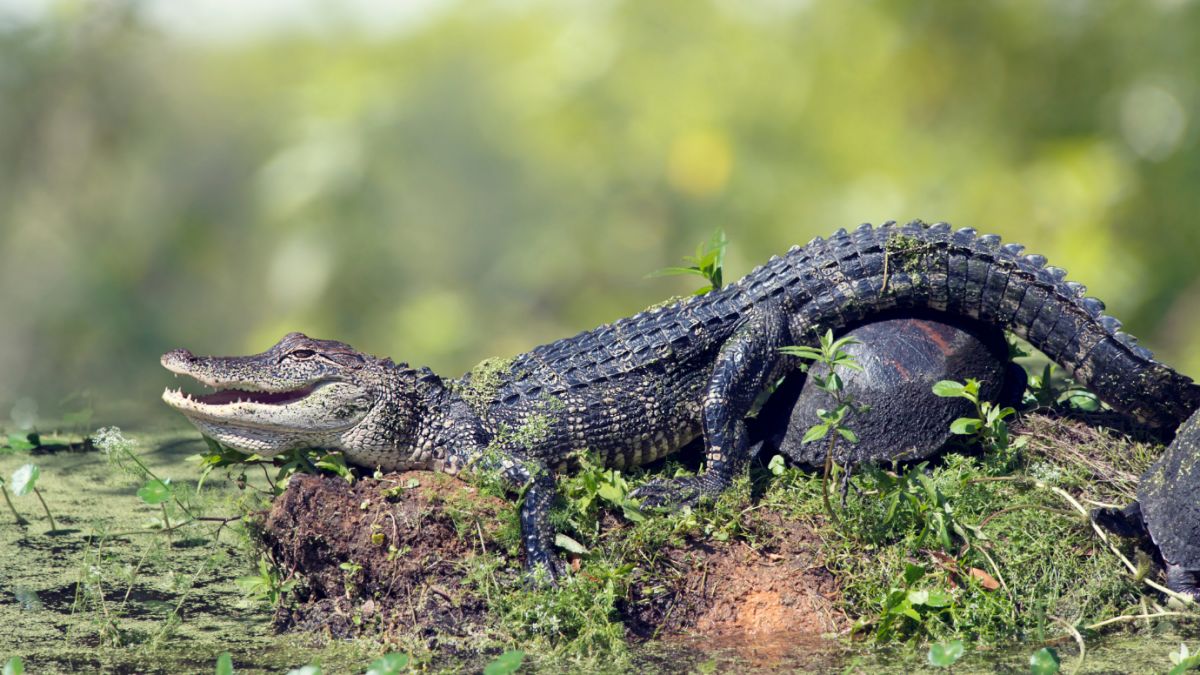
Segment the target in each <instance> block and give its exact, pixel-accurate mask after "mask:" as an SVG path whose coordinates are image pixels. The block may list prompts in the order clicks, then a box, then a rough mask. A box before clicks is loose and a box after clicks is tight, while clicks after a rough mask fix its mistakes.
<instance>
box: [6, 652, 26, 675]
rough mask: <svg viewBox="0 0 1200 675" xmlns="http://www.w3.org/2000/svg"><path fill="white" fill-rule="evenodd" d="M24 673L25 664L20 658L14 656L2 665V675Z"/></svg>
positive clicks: (21, 674) (20, 674) (19, 674)
mask: <svg viewBox="0 0 1200 675" xmlns="http://www.w3.org/2000/svg"><path fill="white" fill-rule="evenodd" d="M24 673H25V662H24V661H22V660H21V657H19V656H14V657H12V658H11V659H9V660H8V662H7V663H5V664H4V675H23V674H24Z"/></svg>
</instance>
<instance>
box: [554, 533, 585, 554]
mask: <svg viewBox="0 0 1200 675" xmlns="http://www.w3.org/2000/svg"><path fill="white" fill-rule="evenodd" d="M554 545H555V546H557V547H559V548H561V549H563V550H565V551H570V552H571V553H576V554H579V555H587V552H588V550H587V547H586V546H584V545H583V544H581V543H579V542H577V541H575V540H574V539H572V538H570V537H568V536H567V535H565V534H563V533H561V532H559V533H558V534H556V535H554Z"/></svg>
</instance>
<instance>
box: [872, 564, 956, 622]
mask: <svg viewBox="0 0 1200 675" xmlns="http://www.w3.org/2000/svg"><path fill="white" fill-rule="evenodd" d="M927 575H928V572H927V570H926V569H925V568H924V567H922V566H920V565H913V564H911V563H910V564H907V565H905V567H904V575H903V576H902V577H901V582H902V583H901V585H899V586H893V587H892V588H890V589H889V590H888V592H887V593H886V594H885V595H884V597H883V601H882V603H881V605H882V607H881V610H880V613H879V616H878V617H877V618H876V619H875V620H874V621H875V623H876V627H875V638H876V639H877V640H879V641H887V640H891V639H893V638H896V637H907V636H914V635H919V634H922V633H926V632H928V629H927V627H926V624H928V623H930V622H934V621H953V617H954V597H953V596H952V595H950V594H949V593H948V592H946V591H944V590H942V589H940V588H928V587H927V588H917V587H916V584H917V582H918V581H921V580H922V579H925V578H926V577H927ZM866 623H869V622H861V620H860V624H859V625H858V627H859V628H861V627H863V626H864V625H866Z"/></svg>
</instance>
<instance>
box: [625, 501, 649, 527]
mask: <svg viewBox="0 0 1200 675" xmlns="http://www.w3.org/2000/svg"><path fill="white" fill-rule="evenodd" d="M621 513H622V515H624V516H625V520H628V521H631V522H634V523H644V522H646V516H644V515H642V512H641V511H639V510H638V508H637V507H636V506H634V502H632V501H626V502H625V503H623V504H621Z"/></svg>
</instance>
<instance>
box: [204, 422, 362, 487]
mask: <svg viewBox="0 0 1200 675" xmlns="http://www.w3.org/2000/svg"><path fill="white" fill-rule="evenodd" d="M204 442H205V444H206V445H207V448H208V449H207V451H206V452H202V453H199V454H196V455H192V456H191V457H189V458H188V459H190V460H192V461H194V462H197V463H198V464H199V465H200V467H201V469H202V471H201V473H200V480H199V482H198V483H197V486H196V490H197V491H199V490H200V489H201V488H202V487H203V486H204V482H205V481H206V480H207V479H208V476H209V474H211V473H212V471H213V469H217V468H227V467H241V468H243V469H244V468H245V467H252V466H259V467H262V470H263V475H264V476H266V478H267V483H268V484H269V485H270V486H271V492H272V496H278V495H280V494H283V491H284V490H285V489H286V488H287V481H288V479H289V478H291V477H292V476H293V475H294V474H296V473H309V474H316V473H321V472H323V471H326V472H330V473H333V474H336V475H338V476H341V477H342V478H344V479H345V480H346V482H348V483H353V482H354V473H353V471H351V469H350V467H349V466H347V465H346V458H345V456H343V455H342V453H341V452H338V451H329V450H319V449H315V448H299V449H293V450H288V451H287V452H282V453H279V454H277V455H272V456H271V457H260V456H259V455H255V454H248V453H245V452H242V451H240V450H236V449H234V448H228V447H225V446H223V445H221V444H220V443H218V442H216V441H215V440H213V439H211V438H209V437H207V436H205V437H204ZM268 467H273V468H275V470H276V471H275V476H274V478H272V477H271V475H270V474H269V473H267V468H268ZM238 482H239V484H245V478H244V474H243V478H241V479H240V480H239V481H238Z"/></svg>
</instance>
